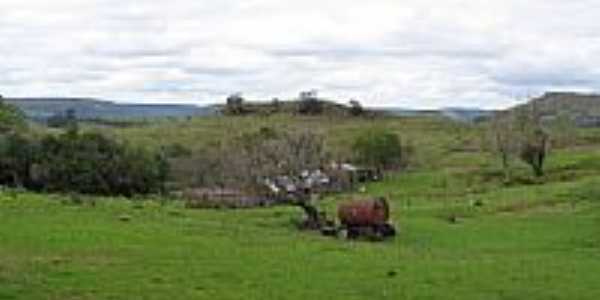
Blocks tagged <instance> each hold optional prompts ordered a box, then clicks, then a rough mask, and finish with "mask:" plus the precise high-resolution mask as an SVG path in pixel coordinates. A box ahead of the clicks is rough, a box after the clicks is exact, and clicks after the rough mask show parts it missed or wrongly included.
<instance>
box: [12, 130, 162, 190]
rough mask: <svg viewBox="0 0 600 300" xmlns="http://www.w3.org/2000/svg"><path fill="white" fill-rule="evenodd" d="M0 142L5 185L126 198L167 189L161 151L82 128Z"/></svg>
mask: <svg viewBox="0 0 600 300" xmlns="http://www.w3.org/2000/svg"><path fill="white" fill-rule="evenodd" d="M0 145H1V147H0V150H1V151H0V166H1V167H2V170H1V171H0V184H8V185H23V186H24V187H27V188H30V189H36V190H47V191H58V192H76V193H83V194H102V195H124V196H133V195H135V194H147V193H155V192H162V191H163V190H164V183H165V181H166V176H167V172H168V167H169V166H168V163H167V161H166V159H165V158H164V155H162V154H161V153H154V152H151V151H148V150H145V149H142V148H138V147H133V146H130V145H128V144H124V143H120V142H118V141H116V140H113V139H111V138H108V137H106V136H104V135H102V134H99V133H84V134H81V133H79V132H78V131H77V130H69V131H67V132H66V133H63V134H61V135H58V136H54V135H48V136H46V137H44V138H42V139H41V140H37V141H36V140H33V139H28V138H25V137H23V136H20V135H9V136H6V137H4V138H3V139H2V143H1V144H0Z"/></svg>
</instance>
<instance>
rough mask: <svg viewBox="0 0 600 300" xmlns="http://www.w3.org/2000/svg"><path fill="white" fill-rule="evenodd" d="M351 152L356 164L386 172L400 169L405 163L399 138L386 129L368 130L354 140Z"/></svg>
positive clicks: (404, 152)
mask: <svg viewBox="0 0 600 300" xmlns="http://www.w3.org/2000/svg"><path fill="white" fill-rule="evenodd" d="M352 151H353V152H354V157H355V160H356V162H357V163H359V164H364V165H367V166H370V167H374V168H378V169H382V170H386V169H395V168H399V167H402V166H403V165H404V164H405V162H406V155H407V151H404V149H403V147H402V144H401V142H400V138H399V137H398V136H397V135H396V134H395V133H394V132H392V131H390V130H387V129H370V130H366V131H364V132H363V133H361V134H360V135H359V136H358V137H356V139H355V140H354V144H353V145H352Z"/></svg>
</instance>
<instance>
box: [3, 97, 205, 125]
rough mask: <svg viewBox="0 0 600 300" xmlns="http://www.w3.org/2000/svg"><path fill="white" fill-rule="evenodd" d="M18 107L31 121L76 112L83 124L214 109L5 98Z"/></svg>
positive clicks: (180, 115) (188, 114) (190, 114)
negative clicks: (92, 121)
mask: <svg viewBox="0 0 600 300" xmlns="http://www.w3.org/2000/svg"><path fill="white" fill-rule="evenodd" d="M4 101H5V102H7V103H9V104H12V105H15V106H17V107H19V108H20V109H21V110H23V112H24V113H25V114H26V115H27V117H28V118H30V119H33V120H36V121H42V122H43V121H47V120H48V119H50V118H52V117H53V116H57V115H62V114H65V113H66V112H67V111H68V110H73V111H74V112H75V115H76V116H77V118H78V119H81V120H92V119H94V120H96V119H100V120H122V119H146V118H167V117H173V118H185V117H194V116H207V115H212V114H214V113H215V112H214V109H213V108H211V107H200V106H196V105H186V104H141V103H140V104H137V103H134V104H131V103H127V104H125V103H116V102H113V101H107V100H100V99H94V98H4Z"/></svg>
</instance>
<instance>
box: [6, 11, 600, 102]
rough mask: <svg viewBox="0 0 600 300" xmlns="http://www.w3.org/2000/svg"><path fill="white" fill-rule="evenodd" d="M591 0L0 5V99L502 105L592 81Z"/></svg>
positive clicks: (597, 64)
mask: <svg viewBox="0 0 600 300" xmlns="http://www.w3.org/2000/svg"><path fill="white" fill-rule="evenodd" d="M599 19H600V1H596V0H589V1H587V0H580V1H577V0H574V1H564V0H528V1H522V0H497V1H493V0H489V1H485V0H478V1H476V0H472V1H461V0H444V1H440V0H374V1H348V0H332V1H329V0H301V1H291V0H287V1H282V0H237V1H235V0H218V1H208V0H168V1H163V0H136V1H126V0H53V1H48V0H0V94H2V95H4V96H5V97H23V96H72V97H74V96H85V97H98V98H106V99H113V100H120V101H133V100H135V101H146V102H158V101H172V102H182V103H198V104H203V103H213V102H218V101H224V98H225V97H226V96H227V95H228V94H230V93H234V92H243V94H244V95H245V97H247V98H268V99H270V98H272V97H279V98H282V99H286V98H292V97H295V96H296V95H297V94H298V92H300V91H302V90H307V89H317V90H319V91H320V95H322V96H324V97H330V98H335V99H340V101H347V100H348V99H350V98H356V99H359V100H360V101H362V102H363V103H365V104H367V105H372V106H402V107H419V108H434V107H447V106H480V107H485V108H497V107H505V106H509V105H511V104H514V103H515V102H518V101H523V99H525V98H526V97H528V96H533V95H538V94H540V93H542V92H543V91H547V90H554V91H556V90H577V91H586V92H594V91H598V90H599V89H600V76H599V75H600V22H599V21H598V20H599Z"/></svg>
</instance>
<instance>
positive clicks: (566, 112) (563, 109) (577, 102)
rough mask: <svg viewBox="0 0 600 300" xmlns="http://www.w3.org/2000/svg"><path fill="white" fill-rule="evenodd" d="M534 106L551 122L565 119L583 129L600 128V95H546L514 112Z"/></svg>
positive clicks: (516, 108)
mask: <svg viewBox="0 0 600 300" xmlns="http://www.w3.org/2000/svg"><path fill="white" fill-rule="evenodd" d="M532 106H535V108H536V110H537V111H538V112H539V113H540V114H541V115H542V116H543V118H545V119H546V120H549V121H552V120H556V119H558V118H565V119H567V120H571V121H573V122H575V124H577V125H579V126H581V127H600V95H594V94H578V93H566V92H565V93H546V94H544V95H543V96H541V97H539V98H535V99H532V100H531V101H529V102H528V103H526V104H524V105H520V106H517V107H515V108H513V110H520V109H526V108H530V107H532Z"/></svg>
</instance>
